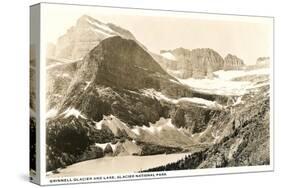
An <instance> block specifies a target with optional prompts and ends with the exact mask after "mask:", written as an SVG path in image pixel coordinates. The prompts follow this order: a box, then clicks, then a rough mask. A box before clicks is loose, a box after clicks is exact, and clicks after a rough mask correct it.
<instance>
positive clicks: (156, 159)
mask: <svg viewBox="0 0 281 188" xmlns="http://www.w3.org/2000/svg"><path fill="white" fill-rule="evenodd" d="M186 155H189V153H176V154H160V155H149V156H132V155H129V156H115V157H103V158H99V159H93V160H88V161H83V162H79V163H75V164H72V165H69V166H67V167H66V168H64V169H59V173H57V174H52V173H50V174H48V175H47V176H48V177H49V178H54V177H62V176H63V177H66V176H91V175H93V176H94V175H107V174H119V173H133V172H139V171H141V170H146V169H149V168H153V167H158V166H161V165H165V164H168V163H171V162H176V161H178V160H180V159H182V158H184V157H185V156H186Z"/></svg>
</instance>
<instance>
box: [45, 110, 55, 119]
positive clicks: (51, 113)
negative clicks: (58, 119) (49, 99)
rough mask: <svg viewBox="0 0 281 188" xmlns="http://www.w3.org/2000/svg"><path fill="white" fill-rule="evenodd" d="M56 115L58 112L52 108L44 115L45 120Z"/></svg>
mask: <svg viewBox="0 0 281 188" xmlns="http://www.w3.org/2000/svg"><path fill="white" fill-rule="evenodd" d="M57 114H58V110H57V109H54V108H52V109H50V110H48V112H47V113H46V118H47V119H48V118H53V117H55V116H56V115H57Z"/></svg>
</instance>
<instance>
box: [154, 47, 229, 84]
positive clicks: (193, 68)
mask: <svg viewBox="0 0 281 188" xmlns="http://www.w3.org/2000/svg"><path fill="white" fill-rule="evenodd" d="M161 54H162V56H163V58H162V59H161V58H158V62H159V63H160V64H161V66H162V67H163V68H164V69H165V70H167V71H168V72H169V73H170V74H171V75H173V76H176V77H179V78H183V79H186V78H190V77H193V78H204V77H208V78H212V77H213V72H214V71H217V70H220V69H223V65H224V60H223V58H222V57H221V56H220V55H219V54H218V53H217V52H215V51H214V50H212V49H209V48H202V49H194V50H188V49H184V48H177V49H175V50H172V51H161Z"/></svg>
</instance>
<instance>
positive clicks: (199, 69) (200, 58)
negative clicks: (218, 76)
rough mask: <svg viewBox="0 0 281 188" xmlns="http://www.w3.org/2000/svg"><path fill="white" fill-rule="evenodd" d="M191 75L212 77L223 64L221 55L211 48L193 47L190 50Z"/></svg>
mask: <svg viewBox="0 0 281 188" xmlns="http://www.w3.org/2000/svg"><path fill="white" fill-rule="evenodd" d="M191 54H192V55H191V62H192V77H194V78H202V77H205V76H207V77H212V76H213V72H214V71H217V70H220V69H221V68H222V66H223V63H224V62H223V59H222V57H221V56H220V55H219V54H218V53H217V52H215V51H214V50H212V49H208V48H207V49H206V48H203V49H195V50H192V52H191Z"/></svg>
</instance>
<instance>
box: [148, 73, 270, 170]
mask: <svg viewBox="0 0 281 188" xmlns="http://www.w3.org/2000/svg"><path fill="white" fill-rule="evenodd" d="M257 78H258V77H257ZM263 83H264V84H263V86H261V87H257V88H255V89H254V90H253V92H251V93H249V94H247V95H244V96H243V97H242V100H243V101H244V102H243V103H240V104H239V105H234V106H230V107H228V108H227V109H226V110H225V112H223V113H217V114H214V116H213V117H212V118H211V120H210V121H209V123H208V125H207V126H208V128H207V129H206V130H205V131H204V132H203V133H201V134H200V136H199V137H198V138H199V140H200V142H202V143H204V142H206V143H210V142H211V141H212V142H213V143H214V144H213V145H211V146H210V147H207V148H205V149H202V150H201V151H197V152H194V153H193V154H191V155H189V156H186V157H185V158H184V159H182V160H179V161H177V162H175V163H171V164H167V165H165V166H160V167H157V168H152V169H148V170H146V171H163V170H164V171H165V170H175V169H176V170H180V169H198V168H222V167H233V166H256V165H268V164H270V143H269V140H270V139H269V135H270V134H269V124H270V114H269V113H270V110H269V109H270V104H269V85H268V79H267V80H264V82H263ZM211 130H213V131H211ZM214 130H216V131H214ZM207 135H209V138H212V137H213V136H215V137H216V139H215V140H212V139H211V140H209V139H208V136H207ZM200 137H201V138H200Z"/></svg>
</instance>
